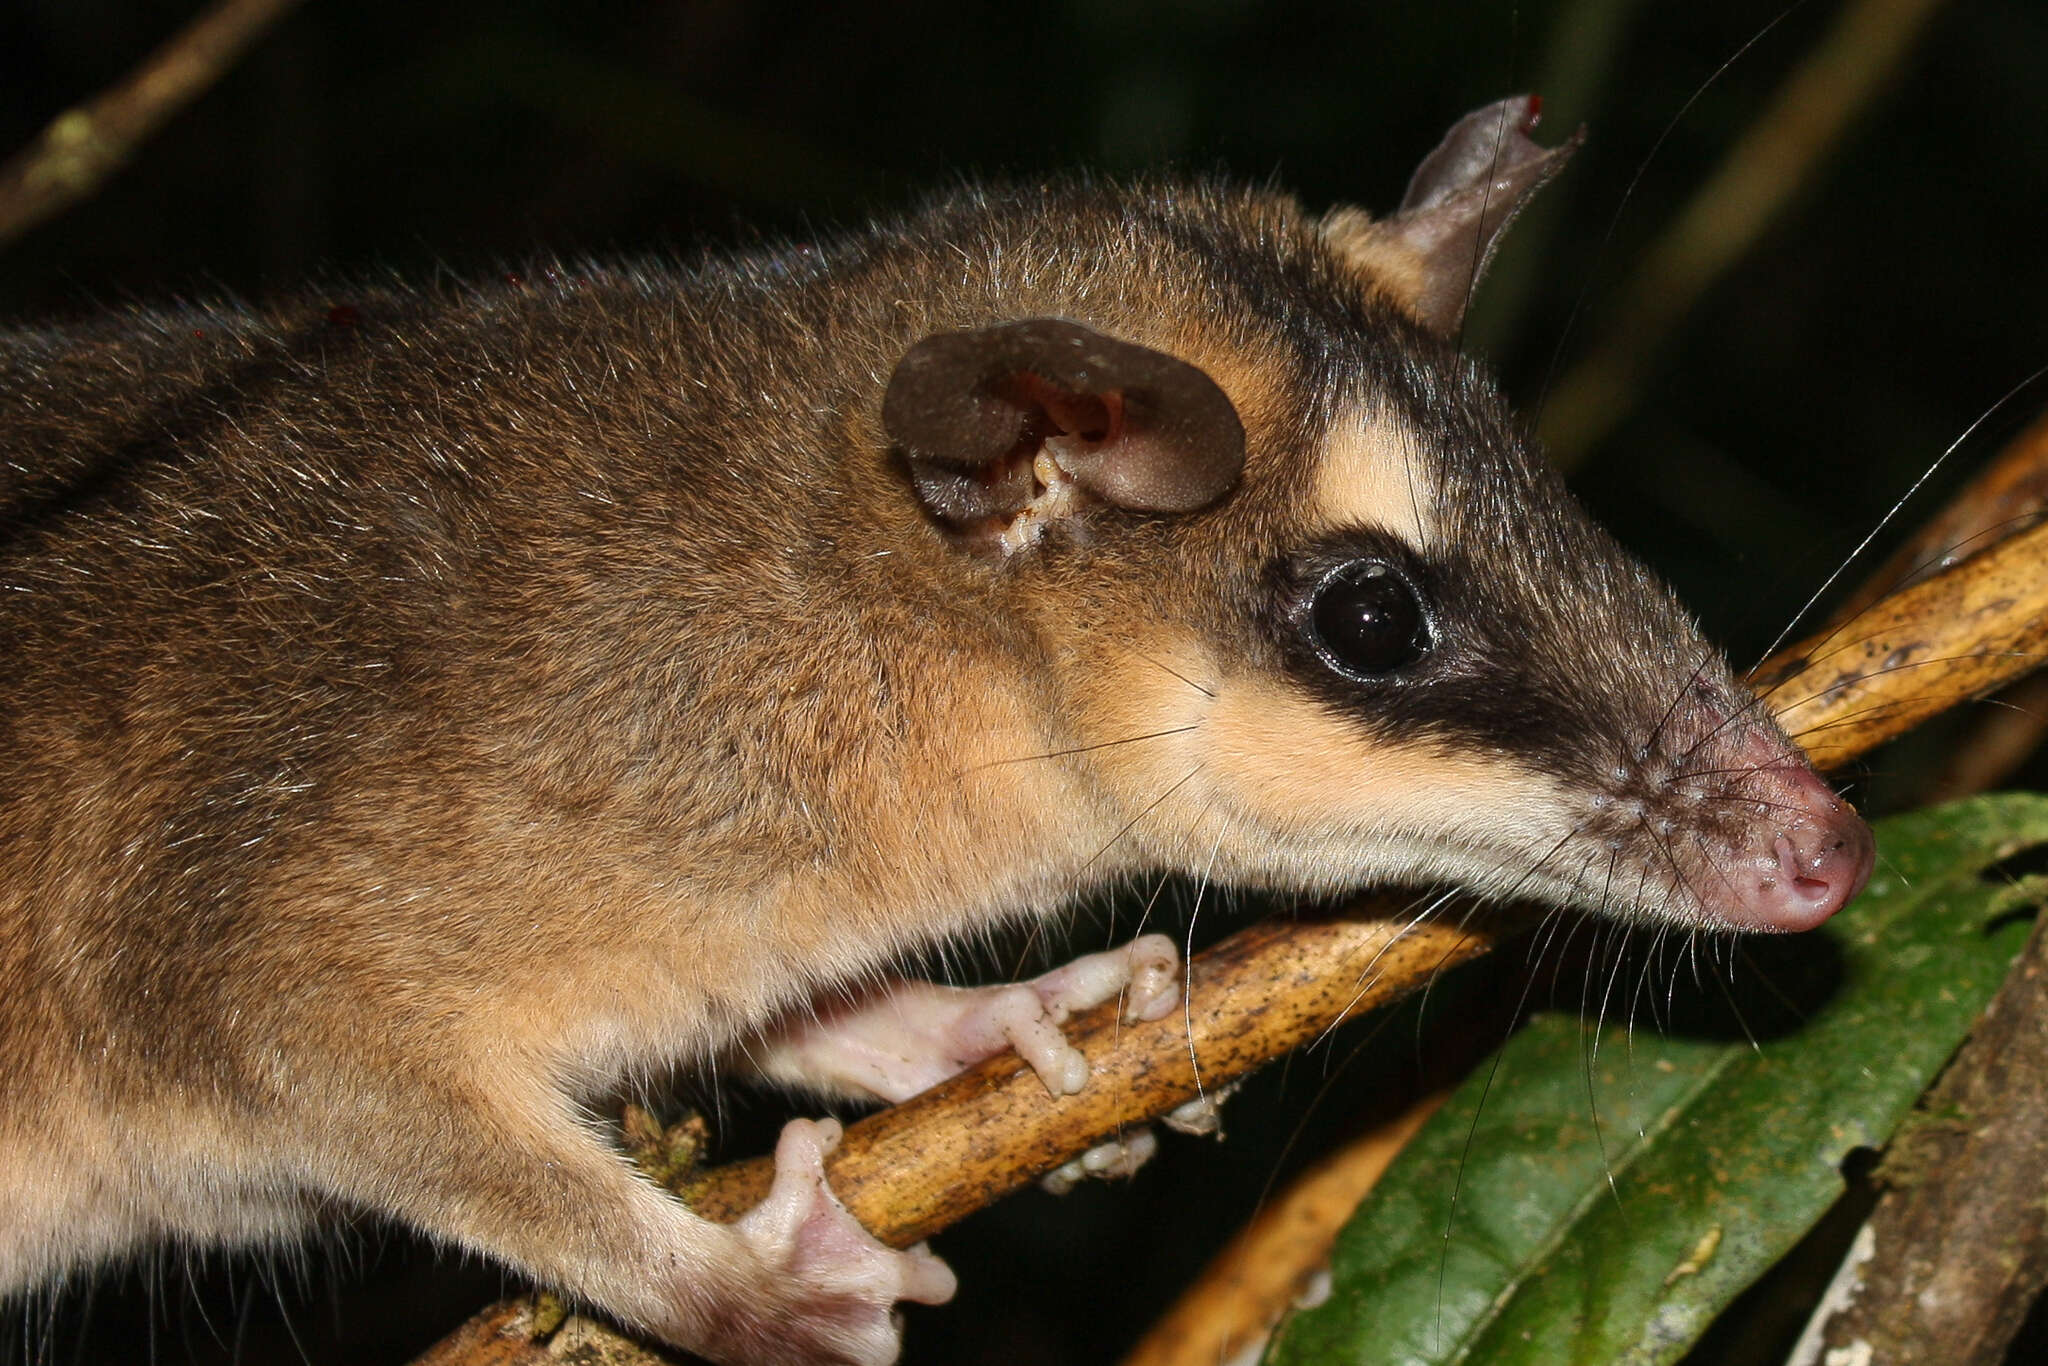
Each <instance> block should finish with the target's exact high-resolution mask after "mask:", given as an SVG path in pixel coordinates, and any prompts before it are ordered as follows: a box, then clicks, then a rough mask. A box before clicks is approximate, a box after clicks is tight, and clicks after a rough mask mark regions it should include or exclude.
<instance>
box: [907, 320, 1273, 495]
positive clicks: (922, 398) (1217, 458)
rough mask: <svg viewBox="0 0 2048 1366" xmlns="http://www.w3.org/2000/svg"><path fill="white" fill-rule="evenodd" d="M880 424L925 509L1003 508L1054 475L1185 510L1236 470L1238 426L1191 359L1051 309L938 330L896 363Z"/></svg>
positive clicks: (1219, 489) (1219, 490)
mask: <svg viewBox="0 0 2048 1366" xmlns="http://www.w3.org/2000/svg"><path fill="white" fill-rule="evenodd" d="M882 426H883V427H884V428H885V429H886V430H887V431H888V433H889V439H890V440H892V441H894V442H895V443H896V444H897V445H898V446H899V447H901V448H902V450H903V453H904V456H905V458H906V459H907V460H908V462H909V465H910V476H911V482H912V483H913V484H914V485H915V487H916V489H917V493H918V497H919V498H921V499H922V500H923V501H924V504H925V506H926V507H928V508H929V509H930V510H931V511H932V513H933V514H934V515H936V516H938V517H939V518H941V519H942V520H944V521H947V522H950V523H953V524H954V525H956V526H966V525H968V524H972V523H978V522H984V521H986V520H988V519H990V518H1009V517H1014V516H1016V515H1017V514H1019V513H1021V512H1023V511H1024V510H1025V509H1026V508H1027V507H1030V506H1031V505H1032V503H1033V500H1034V499H1036V498H1038V497H1039V495H1040V489H1041V484H1040V481H1039V477H1038V475H1039V472H1042V471H1038V467H1037V462H1038V457H1039V456H1040V455H1041V454H1045V455H1049V456H1051V457H1052V459H1053V461H1054V462H1055V464H1056V465H1057V466H1058V469H1059V471H1060V472H1061V475H1062V477H1068V478H1071V479H1072V481H1073V482H1074V483H1076V484H1078V485H1079V486H1080V487H1081V488H1083V489H1085V490H1086V491H1087V492H1088V493H1090V494H1093V495H1094V496H1095V497H1097V498H1099V499H1101V500H1102V501H1104V502H1106V503H1110V504H1113V505H1114V506H1117V507H1120V508H1127V509H1130V510H1131V511H1135V512H1192V511H1194V510H1195V509H1196V508H1200V507H1206V506H1207V505H1208V504H1210V503H1213V502H1215V501H1216V500H1217V499H1218V498H1220V497H1222V496H1223V495H1224V494H1225V493H1226V492H1228V491H1229V489H1230V488H1231V486H1232V485H1233V484H1235V483H1236V482H1237V478H1238V475H1239V474H1240V473H1241V472H1242V471H1243V469H1244V426H1243V424H1242V423H1240V422H1239V421H1238V417H1237V409H1236V408H1235V407H1234V406H1232V404H1231V402H1230V399H1229V398H1228V397H1227V396H1225V394H1224V392H1223V390H1221V389H1220V388H1218V387H1217V385H1216V381H1214V380H1212V379H1210V378H1209V377H1208V376H1207V375H1205V374H1203V373H1202V372H1201V371H1200V370H1198V369H1196V368H1195V367H1194V366H1192V365H1189V364H1188V363H1187V362H1186V361H1183V360H1176V359H1175V358H1174V357H1172V356H1169V355H1166V354H1164V353H1163V352H1159V351H1154V350H1152V349H1151V348H1149V347H1144V346H1138V345H1135V344H1133V343H1131V342H1124V341H1117V340H1116V339H1115V338H1113V337H1105V336H1103V335H1102V334H1101V333H1100V332H1096V331H1093V330H1092V329H1090V328H1086V327H1083V326H1081V325H1080V324H1079V323H1073V322H1067V321H1065V320H1063V319H1059V318H1031V319H1027V320H1025V321H1023V322H1013V323H1000V324H997V325H995V326H993V327H981V328H975V329H973V330H972V331H967V332H939V333H935V334H933V335H932V336H929V337H926V338H925V339H924V340H922V341H920V342H918V343H917V344H916V345H914V346H912V347H911V348H910V349H909V350H908V351H906V352H904V353H903V359H902V360H900V361H899V362H897V365H896V373H895V374H894V375H892V376H890V379H889V389H888V392H887V394H885V395H884V396H883V399H882Z"/></svg>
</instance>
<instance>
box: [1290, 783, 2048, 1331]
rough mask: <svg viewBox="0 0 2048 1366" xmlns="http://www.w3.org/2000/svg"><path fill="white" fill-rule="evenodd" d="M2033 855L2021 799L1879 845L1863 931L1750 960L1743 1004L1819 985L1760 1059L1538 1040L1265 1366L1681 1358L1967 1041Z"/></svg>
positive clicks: (1449, 1130)
mask: <svg viewBox="0 0 2048 1366" xmlns="http://www.w3.org/2000/svg"><path fill="white" fill-rule="evenodd" d="M2042 843H2048V797H2041V796H2036V795H2031V794H2008V795H2002V796H1996V797H1987V798H1979V799H1975V800H1972V801H1967V802H1961V803H1958V804H1956V805H1953V806H1949V807H1945V808H1941V809H1939V810H1935V811H1928V812H1920V813H1916V814H1913V815H1910V816H1901V817H1898V818H1895V819H1893V820H1889V821H1885V822H1883V823H1881V824H1880V825H1879V827H1878V869H1877V873H1876V875H1875V876H1874V877H1873V878H1872V880H1871V885H1870V887H1869V889H1868V890H1867V891H1866V892H1865V893H1864V895H1863V896H1862V897H1861V898H1860V899H1859V900H1858V901H1857V902H1856V904H1855V905H1854V906H1852V907H1850V908H1849V909H1848V910H1845V911H1844V912H1842V913H1841V914H1840V915H1838V916H1836V917H1835V918H1834V920H1833V921H1832V922H1830V923H1829V925H1828V926H1827V927H1825V928H1824V929H1822V930H1820V931H1817V932H1816V933H1814V934H1812V935H1805V936H1798V937H1795V938H1789V939H1779V940H1758V939H1749V940H1743V941H1741V944H1742V948H1743V951H1744V952H1743V956H1742V957H1741V958H1738V959H1737V961H1736V965H1735V968H1734V969H1733V975H1734V976H1735V977H1736V978H1737V979H1738V981H1739V980H1741V979H1742V978H1743V977H1744V975H1745V973H1748V974H1749V975H1750V976H1752V977H1762V978H1767V979H1769V980H1772V981H1777V980H1779V979H1781V978H1793V979H1801V980H1804V981H1807V982H1816V983H1817V984H1818V985H1817V986H1816V987H1815V988H1813V989H1810V990H1809V991H1808V993H1807V995H1808V999H1807V1000H1804V1001H1801V1002H1799V1003H1797V1005H1798V1016H1797V1018H1796V1019H1790V1018H1789V1017H1788V1023H1786V1024H1785V1025H1784V1026H1783V1027H1782V1028H1780V1029H1779V1030H1778V1031H1777V1032H1775V1033H1766V1032H1759V1034H1758V1039H1759V1041H1758V1042H1757V1043H1756V1044H1754V1045H1752V1043H1751V1042H1750V1040H1749V1039H1748V1038H1746V1037H1744V1036H1743V1034H1742V1033H1741V1031H1740V1030H1739V1029H1730V1028H1727V1027H1722V1026H1715V1025H1712V1024H1709V1025H1706V1026H1701V1025H1698V1024H1693V1025H1689V1026H1687V1027H1684V1028H1681V1029H1678V1030H1675V1031H1674V1032H1672V1033H1671V1034H1669V1035H1668V1036H1667V1035H1661V1034H1659V1033H1658V1032H1657V1031H1656V1030H1654V1029H1652V1028H1650V1027H1648V1026H1642V1027H1638V1028H1635V1029H1634V1030H1632V1031H1631V1030H1629V1029H1627V1028H1625V1027H1622V1026H1617V1025H1610V1026H1608V1027H1607V1028H1605V1029H1603V1030H1596V1029H1594V1028H1593V1027H1592V1026H1590V1025H1582V1024H1581V1022H1580V1021H1579V1019H1578V1018H1577V1017H1576V1016H1566V1015H1546V1016H1542V1017H1539V1018H1537V1019H1536V1020H1535V1021H1533V1022H1532V1023H1531V1024H1530V1025H1529V1027H1528V1028H1527V1029H1525V1030H1523V1031H1522V1032H1521V1033H1520V1034H1518V1035H1517V1036H1516V1037H1515V1038H1514V1039H1513V1040H1512V1041H1511V1042H1510V1043H1509V1044H1508V1046H1507V1047H1506V1048H1505V1049H1504V1050H1502V1052H1501V1055H1500V1058H1499V1065H1498V1067H1497V1068H1494V1069H1487V1068H1482V1069H1480V1071H1479V1072H1478V1073H1477V1074H1475V1076H1474V1077H1473V1078H1472V1079H1470V1080H1469V1081H1467V1082H1466V1084H1465V1085H1464V1086H1463V1087H1462V1088H1460V1090H1459V1091H1458V1093H1457V1094H1456V1095H1455V1096H1454V1097H1453V1098H1452V1099H1451V1101H1450V1102H1449V1103H1448V1104H1447V1105H1446V1106H1445V1107H1444V1108H1443V1109H1442V1110H1441V1111H1440V1112H1439V1113H1438V1114H1437V1115H1436V1116H1435V1117H1434V1119H1432V1120H1431V1122H1430V1123H1429V1124H1428V1125H1427V1126H1426V1127H1425V1128H1424V1129H1423V1131H1422V1132H1421V1133H1420V1134H1419V1135H1418V1136H1417V1137H1416V1139H1415V1141H1414V1142H1413V1143H1411V1144H1410V1145H1409V1147H1408V1149H1407V1151H1406V1152H1405V1153H1403V1155H1402V1156H1401V1158H1400V1160H1399V1161H1398V1162H1397V1163H1396V1164H1395V1166H1394V1167H1393V1169H1392V1170H1390V1171H1389V1172H1388V1173H1387V1175H1386V1177H1385V1178H1384V1179H1383V1180H1382V1181H1381V1182H1380V1184H1379V1185H1378V1186H1377V1187H1376V1188H1375V1189H1374V1191H1373V1192H1372V1194H1371V1195H1370V1196H1368V1197H1367V1198H1366V1200H1365V1202H1364V1203H1363V1204H1361V1205H1360V1206H1359V1209H1358V1212H1357V1213H1356V1214H1355V1215H1353V1217H1352V1219H1351V1222H1350V1223H1349V1224H1348V1225H1347V1226H1346V1228H1345V1229H1344V1232H1343V1233H1342V1234H1341V1235H1340V1236H1339V1238H1338V1241H1337V1245H1336V1248H1335V1249H1334V1251H1333V1254H1332V1258H1331V1273H1332V1279H1333V1288H1332V1293H1331V1296H1330V1298H1329V1299H1328V1300H1327V1301H1326V1302H1325V1303H1323V1304H1321V1305H1319V1306H1318V1307H1316V1308H1315V1309H1312V1310H1304V1311H1300V1312H1297V1313H1296V1314H1294V1315H1292V1316H1291V1317H1290V1318H1289V1319H1288V1320H1287V1321H1286V1322H1284V1323H1283V1324H1282V1325H1281V1329H1280V1331H1279V1333H1278V1334H1276V1336H1275V1338H1274V1341H1273V1344H1272V1345H1271V1347H1270V1348H1269V1349H1268V1351H1267V1355H1266V1361H1267V1362H1268V1363H1269V1366H1316V1364H1317V1363H1333V1362H1343V1363H1345V1366H1368V1364H1377V1363H1404V1364H1413V1366H1422V1364H1424V1363H1441V1362H1473V1363H1486V1366H1501V1364H1502V1363H1517V1362H1528V1363H1541V1366H1559V1364H1560V1363H1568V1362H1571V1363H1578V1362H1582V1363H1588V1366H1593V1364H1596V1363H1597V1366H1610V1363H1620V1362H1629V1363H1638V1362H1640V1363H1648V1362H1664V1361H1673V1360H1675V1359H1677V1358H1678V1357H1679V1356H1681V1355H1682V1354H1683V1353H1684V1351H1685V1349H1686V1348H1687V1347H1688V1346H1689V1345H1690V1344H1691V1343H1692V1342H1693V1341H1694V1340H1695V1339H1697V1338H1698V1337H1699V1335H1700V1333H1701V1332H1702V1331H1703V1330H1704V1329H1705V1328H1706V1326H1707V1324H1708V1323H1709V1322H1711V1321H1712V1319H1713V1317H1714V1315H1715V1314H1717V1313H1718V1312H1720V1311H1721V1310H1722V1309H1724V1308H1725V1307H1726V1306H1727V1305H1728V1303H1729V1302H1730V1301H1731V1300H1732V1299H1733V1298H1734V1297H1735V1296H1736V1295H1737V1294H1738V1293H1739V1292H1740V1291H1741V1290H1742V1289H1743V1288H1744V1287H1745V1286H1747V1285H1749V1284H1750V1282H1752V1281H1753V1280H1755V1279H1756V1278H1757V1277H1758V1276H1759V1275H1761V1274H1762V1273H1763V1272H1764V1271H1765V1270H1766V1269H1767V1268H1768V1267H1769V1266H1770V1265H1771V1264H1772V1263H1773V1262H1774V1261H1776V1260H1777V1259H1778V1258H1779V1257H1780V1256H1782V1255H1783V1254H1784V1253H1785V1252H1786V1251H1787V1250H1788V1249H1790V1248H1791V1246H1792V1245H1793V1244H1794V1243H1795V1242H1796V1241H1798V1239H1799V1237H1800V1235H1801V1234H1802V1233H1804V1232H1805V1231H1806V1230H1807V1229H1808V1228H1810V1227H1811V1226H1812V1225H1813V1224H1814V1223H1815V1221H1817V1220H1818V1219H1819V1218H1820V1217H1821V1215H1822V1214H1824V1213H1825V1212H1826V1211H1827V1209H1828V1207H1829V1205H1831V1204H1832V1203H1833V1202H1834V1200H1835V1199H1836V1197H1837V1196H1838V1195H1839V1194H1840V1193H1841V1192H1842V1190H1843V1184H1844V1183H1843V1180H1842V1177H1841V1173H1840V1167H1841V1163H1842V1160H1843V1158H1844V1157H1845V1156H1846V1155H1847V1154H1848V1152H1849V1151H1850V1149H1852V1148H1857V1147H1878V1146H1881V1145H1882V1144H1883V1143H1884V1142H1885V1141H1886V1139H1887V1138H1888V1137H1889V1136H1890V1134H1891V1133H1892V1131H1893V1130H1894V1129H1895V1128H1896V1127H1897V1126H1898V1124H1899V1122H1900V1120H1901V1119H1902V1118H1904V1117H1905V1115H1906V1114H1907V1112H1908V1111H1909V1110H1910V1109H1911V1108H1912V1105H1913V1103H1914V1101H1915V1100H1916V1099H1917V1098H1918V1097H1919V1095H1920V1093H1921V1092H1922V1091H1923V1090H1925V1089H1926V1087H1927V1085H1928V1083H1929V1082H1930V1081H1931V1080H1932V1079H1933V1077H1934V1075H1935V1073H1936V1072H1937V1071H1938V1070H1939V1069H1940V1068H1941V1065H1942V1064H1943V1063H1944V1062H1945V1061H1946V1060H1947V1059H1948V1057H1949V1055H1950V1054H1951V1053H1953V1052H1954V1050H1955V1048H1956V1047H1957V1045H1958V1044H1960V1043H1961V1042H1962V1039H1963V1037H1964V1036H1965V1034H1967V1033H1968V1031H1969V1029H1970V1026H1971V1025H1972V1024H1973V1023H1974V1022H1975V1021H1976V1018H1977V1016H1978V1015H1979V1014H1980V1013H1981V1012H1982V1010H1983V1008H1984V1006H1985V1004H1986V1003H1987V1002H1988V1001H1989V1000H1990V998H1991V995H1992V993H1993V992H1994V991H1996V990H1997V988H1998V984H1999V982H2000V980H2001V979H2002V978H2003V976H2004V973H2005V971H2006V968H2007V966H2008V965H2009V964H2010V963H2011V961H2012V959H2013V957H2014V955H2016V954H2017V953H2018V952H2019V950H2020V947H2021V946H2022V945H2023V944H2024V942H2025V940H2026V935H2027V930H2028V918H2029V917H2028V916H2027V915H2026V914H2024V913H2023V912H2025V911H2026V910H2028V909H2030V908H2031V907H2033V906H2034V905H2036V904H2038V902H2039V901H2040V900H2041V896H2042V887H2041V886H2040V885H2039V882H2038V880H2037V879H2025V880H2021V881H2015V880H2013V879H2011V878H2008V877H2007V876H2005V875H2004V872H2003V870H1992V871H1990V872H1988V873H1987V872H1986V871H1985V870H1987V869H1990V868H1991V865H1994V864H1997V863H1999V862H2000V861H2002V860H2005V859H2009V858H2011V857H2012V856H2014V855H2015V854H2017V853H2020V852H2022V851H2024V850H2027V849H2030V848H2032V847H2033V846H2035V845H2038V844H2042ZM1709 947H1710V946H1708V945H1705V944H1702V945H1701V946H1700V952H1702V953H1705V952H1707V951H1708V950H1709ZM1757 957H1775V959H1776V962H1775V963H1774V964H1767V965H1766V966H1764V967H1763V968H1761V969H1752V968H1750V966H1749V961H1748V960H1750V959H1752V958H1757ZM1667 958H1668V955H1667ZM1670 971H1673V969H1671V968H1669V967H1667V968H1666V972H1667V973H1669V972H1670ZM1706 974H1707V970H1706V969H1702V971H1701V974H1700V976H1701V980H1702V981H1707V982H1709V985H1708V986H1707V988H1706V989H1705V992H1702V990H1701V989H1700V988H1698V987H1695V986H1694V984H1693V981H1692V978H1691V974H1690V973H1686V974H1685V975H1684V979H1683V980H1682V982H1681V983H1680V984H1679V986H1678V992H1679V993H1680V994H1686V993H1690V994H1692V995H1694V996H1703V995H1705V994H1706V993H1711V992H1713V990H1714V989H1713V987H1712V986H1711V981H1710V979H1709V978H1708V977H1707V975H1706ZM1634 981H1635V979H1634V978H1629V979H1627V980H1626V983H1625V984H1624V985H1621V986H1617V987H1616V988H1615V990H1616V992H1617V995H1618V996H1630V997H1633V994H1634V992H1635V986H1634ZM1653 990H1656V991H1658V992H1660V993H1661V991H1662V990H1663V983H1662V982H1661V981H1660V983H1659V985H1658V986H1657V987H1656V988H1653ZM1596 992H1597V987H1596ZM1631 1004H1632V1001H1629V1002H1625V1001H1621V1000H1618V999H1617V1000H1616V1001H1614V1002H1613V1003H1611V1004H1610V1006H1609V1010H1608V1013H1609V1014H1610V1015H1627V1014H1629V1013H1630V1009H1629V1007H1630V1005H1631ZM1662 1004H1663V1003H1662V1001H1661V1000H1660V1001H1659V1002H1658V1005H1659V1007H1660V1008H1661V1007H1662ZM1745 1015H1746V1017H1747V1018H1748V1019H1749V1023H1750V1027H1751V1028H1755V1027H1756V1024H1757V1020H1756V1018H1755V1017H1754V1016H1753V1015H1749V1014H1748V1008H1747V1007H1745ZM1489 1079H1490V1082H1491V1084H1490V1086H1489V1084H1488V1083H1489ZM1468 1145H1469V1146H1468ZM1454 1192H1455V1193H1456V1197H1455V1198H1456V1212H1455V1217H1453V1212H1452V1201H1453V1193H1454Z"/></svg>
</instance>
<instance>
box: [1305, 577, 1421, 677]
mask: <svg viewBox="0 0 2048 1366" xmlns="http://www.w3.org/2000/svg"><path fill="white" fill-rule="evenodd" d="M1308 624H1309V630H1310V631H1311V633H1312V634H1313V635H1314V636H1315V643H1316V645H1317V646H1318V647H1319V649H1320V651H1321V653H1322V656H1323V658H1324V659H1325V660H1326V661H1328V662H1329V663H1330V664H1331V665H1332V666H1334V667H1335V668H1336V669H1337V670H1338V672H1340V673H1345V674H1349V675H1350V676H1351V677H1353V678H1359V679H1370V678H1380V677H1383V676H1385V675H1387V674H1390V673H1393V672H1395V671H1396V670H1399V669H1404V668H1406V667H1408V666H1409V665H1410V664H1413V663H1414V662H1415V661H1416V660H1418V659H1420V658H1422V656H1423V655H1424V654H1426V653H1428V651H1429V647H1430V644H1431V641H1430V638H1429V621H1428V619H1427V618H1426V617H1425V616H1424V615H1423V611H1422V603H1421V601H1420V600H1418V599H1417V597H1416V595H1415V590H1414V588H1412V587H1410V586H1409V583H1408V581H1407V580H1406V579H1404V578H1402V577H1401V576H1400V575H1399V574H1398V573H1396V572H1395V571H1394V568H1393V566H1392V565H1389V564H1388V563H1387V562H1386V561H1384V560H1353V561H1352V562H1351V563H1350V564H1347V565H1344V566H1342V567H1341V568H1339V569H1336V570H1333V571H1331V573H1330V575H1329V577H1328V578H1326V579H1324V580H1323V581H1322V583H1320V584H1318V585H1317V587H1316V591H1315V597H1314V598H1313V599H1312V600H1311V601H1310V602H1309V607H1308Z"/></svg>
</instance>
